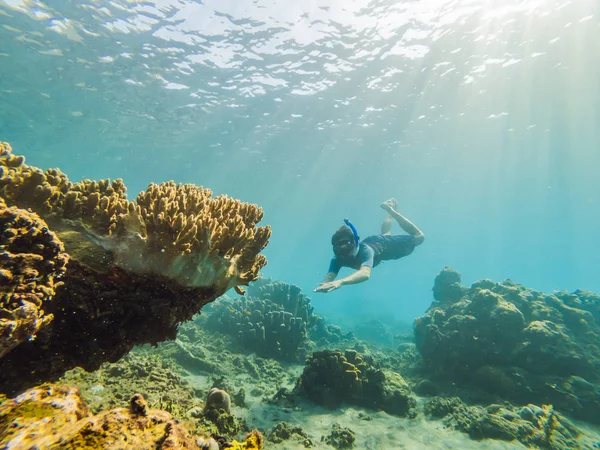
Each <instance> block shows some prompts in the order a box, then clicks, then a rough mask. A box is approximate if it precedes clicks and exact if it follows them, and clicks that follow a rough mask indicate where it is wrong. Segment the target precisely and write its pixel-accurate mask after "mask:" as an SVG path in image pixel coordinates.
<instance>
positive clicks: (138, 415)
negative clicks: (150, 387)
mask: <svg viewBox="0 0 600 450" xmlns="http://www.w3.org/2000/svg"><path fill="white" fill-rule="evenodd" d="M0 442H3V443H4V444H6V445H7V447H8V448H11V449H13V450H21V449H22V450H29V449H32V448H53V449H57V450H60V449H65V450H66V449H71V448H86V449H90V450H93V449H108V450H110V449H114V450H117V449H122V448H135V449H140V450H145V449H147V450H156V449H171V450H178V449H181V450H183V449H198V447H197V445H196V442H195V440H194V439H193V438H192V437H191V436H190V435H189V434H188V432H187V430H186V429H185V428H183V426H182V425H180V424H178V423H177V421H176V420H174V419H173V417H172V416H171V415H170V414H169V413H167V412H165V411H161V410H157V409H150V408H148V405H147V404H146V402H145V400H144V398H143V397H142V396H141V395H139V394H138V395H135V396H133V397H132V400H131V404H130V406H129V407H128V408H116V409H113V410H110V411H105V412H101V413H99V414H97V415H95V416H93V415H92V414H91V413H90V411H89V410H88V409H87V407H86V406H85V404H84V403H83V400H82V399H81V397H80V395H79V392H78V389H76V388H70V387H67V386H60V385H58V386H53V385H43V386H40V387H38V388H34V389H30V390H28V391H26V392H25V393H23V394H21V395H19V396H18V397H17V398H15V399H11V400H7V401H4V402H2V404H0Z"/></svg>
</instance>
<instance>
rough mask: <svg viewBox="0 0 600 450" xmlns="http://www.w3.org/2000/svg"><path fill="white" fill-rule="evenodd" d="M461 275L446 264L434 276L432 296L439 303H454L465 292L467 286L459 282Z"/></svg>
mask: <svg viewBox="0 0 600 450" xmlns="http://www.w3.org/2000/svg"><path fill="white" fill-rule="evenodd" d="M460 281H461V276H460V273H458V272H457V271H455V270H452V269H451V268H450V267H448V266H446V267H444V269H443V270H442V271H441V272H440V273H439V274H438V275H437V277H435V281H434V283H433V298H435V299H436V300H437V301H438V302H440V303H454V302H456V301H458V300H460V298H461V297H462V296H463V295H464V294H465V291H466V290H467V288H465V287H463V286H461V284H460Z"/></svg>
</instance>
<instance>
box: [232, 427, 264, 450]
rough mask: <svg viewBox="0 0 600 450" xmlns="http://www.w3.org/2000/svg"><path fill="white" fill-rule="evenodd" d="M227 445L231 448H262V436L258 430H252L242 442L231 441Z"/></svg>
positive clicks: (248, 449)
mask: <svg viewBox="0 0 600 450" xmlns="http://www.w3.org/2000/svg"><path fill="white" fill-rule="evenodd" d="M229 445H230V447H228V448H230V449H231V450H262V448H263V446H264V438H263V435H262V434H261V433H260V431H258V430H252V432H251V433H250V434H248V435H247V436H246V440H245V441H244V442H238V441H233V442H231V444H229Z"/></svg>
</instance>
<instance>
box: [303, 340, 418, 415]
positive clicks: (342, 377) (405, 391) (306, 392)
mask: <svg viewBox="0 0 600 450" xmlns="http://www.w3.org/2000/svg"><path fill="white" fill-rule="evenodd" d="M294 393H295V394H297V395H302V396H304V397H306V398H308V399H309V400H311V401H313V402H315V403H317V404H319V405H323V406H325V407H328V408H331V409H335V408H338V407H339V406H340V405H341V404H342V403H346V404H352V405H357V406H362V407H365V408H373V409H381V410H383V411H386V412H387V413H389V414H394V415H397V416H401V417H404V416H408V417H414V414H415V411H414V409H413V408H414V407H415V406H416V401H415V399H414V398H413V397H412V396H411V391H410V387H409V386H408V384H407V383H406V382H405V381H404V379H403V378H402V377H401V376H400V375H399V374H397V373H394V372H391V371H384V370H381V369H378V368H376V367H375V366H374V363H373V361H372V360H370V359H369V358H366V357H365V358H363V356H362V355H360V354H359V353H358V352H356V351H354V350H346V351H345V352H341V351H334V350H325V351H320V352H314V353H313V355H312V357H311V358H309V359H308V361H307V363H306V366H305V367H304V371H303V373H302V376H301V377H300V378H299V379H298V381H297V383H296V386H295V388H294Z"/></svg>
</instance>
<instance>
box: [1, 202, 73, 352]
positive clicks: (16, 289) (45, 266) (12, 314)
mask: <svg viewBox="0 0 600 450" xmlns="http://www.w3.org/2000/svg"><path fill="white" fill-rule="evenodd" d="M0 250H1V252H0V358H1V357H2V356H4V355H5V354H6V353H8V352H9V351H10V350H12V349H13V348H14V347H16V346H17V345H18V344H20V343H22V342H24V341H26V340H28V339H33V338H34V336H35V333H37V332H38V330H39V329H40V328H42V327H43V326H45V325H47V324H49V323H50V321H51V320H52V314H48V313H46V312H45V310H44V308H45V307H46V303H47V302H48V301H50V300H51V299H52V297H54V294H55V290H56V288H57V287H58V286H60V285H61V284H62V283H61V282H60V281H58V278H60V277H61V276H62V275H63V274H64V272H65V268H66V265H67V261H68V259H69V257H68V255H67V254H66V253H65V252H64V246H63V244H62V242H61V241H60V240H59V239H58V238H57V237H56V235H55V234H54V233H52V232H51V231H50V230H48V227H47V225H46V223H45V222H44V221H43V220H41V219H40V218H39V217H38V216H37V215H36V214H33V213H31V212H29V211H25V210H22V209H18V208H15V207H7V206H6V203H5V202H4V201H3V200H2V198H0Z"/></svg>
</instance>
